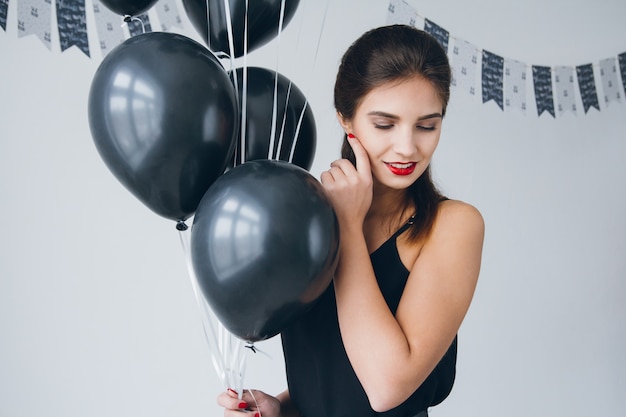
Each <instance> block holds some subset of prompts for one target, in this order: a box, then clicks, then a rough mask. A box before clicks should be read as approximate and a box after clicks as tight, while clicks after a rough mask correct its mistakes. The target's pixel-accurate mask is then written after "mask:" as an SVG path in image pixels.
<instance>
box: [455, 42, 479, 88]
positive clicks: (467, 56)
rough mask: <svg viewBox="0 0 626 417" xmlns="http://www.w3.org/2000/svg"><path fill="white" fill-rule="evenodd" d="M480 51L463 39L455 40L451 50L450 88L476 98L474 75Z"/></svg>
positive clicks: (476, 70) (476, 71)
mask: <svg viewBox="0 0 626 417" xmlns="http://www.w3.org/2000/svg"><path fill="white" fill-rule="evenodd" d="M479 54H480V51H479V50H478V48H476V47H475V46H474V45H472V44H471V43H469V42H467V41H465V40H463V39H458V38H457V39H455V41H454V47H453V48H452V59H451V61H452V63H451V65H452V86H453V87H454V88H457V89H459V90H461V91H465V92H467V93H468V94H469V95H471V96H476V74H477V73H478V57H479Z"/></svg>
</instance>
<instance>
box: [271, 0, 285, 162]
mask: <svg viewBox="0 0 626 417" xmlns="http://www.w3.org/2000/svg"><path fill="white" fill-rule="evenodd" d="M284 15H285V0H282V1H281V3H280V18H279V20H278V34H277V37H276V49H277V50H278V51H280V41H281V33H282V31H283V17H284ZM279 55H280V53H276V71H275V73H276V75H275V78H274V103H273V105H272V130H271V132H270V145H269V148H268V150H267V159H275V158H274V135H276V119H277V114H276V112H277V106H276V102H277V100H278V63H279V59H278V58H279ZM285 110H286V109H285ZM279 153H280V149H278V152H277V154H279ZM276 159H278V158H277V157H276Z"/></svg>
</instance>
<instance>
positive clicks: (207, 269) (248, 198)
mask: <svg viewBox="0 0 626 417" xmlns="http://www.w3.org/2000/svg"><path fill="white" fill-rule="evenodd" d="M338 248H339V226H338V223H337V218H336V216H335V212H334V210H333V208H332V206H331V203H330V201H329V200H328V198H327V197H326V194H325V193H324V189H323V188H322V186H321V184H320V183H319V182H318V181H317V180H316V179H315V178H313V176H311V174H309V173H308V172H307V171H306V170H304V169H302V168H300V167H298V166H296V165H293V164H290V163H288V162H284V161H275V160H259V161H252V162H247V163H245V164H243V165H239V166H237V167H235V168H233V169H232V170H230V171H228V172H227V173H225V174H224V175H222V176H221V177H220V178H218V179H217V181H215V183H214V184H213V185H212V186H211V188H210V189H209V190H208V191H207V193H206V195H205V196H204V198H203V199H202V201H201V203H200V205H199V206H198V211H197V212H196V215H195V217H194V222H193V227H192V229H191V256H192V262H193V267H194V271H195V273H196V276H197V278H198V282H199V285H200V288H201V289H202V292H203V294H204V296H205V298H206V300H207V301H208V303H209V305H210V306H211V307H212V310H213V312H214V313H215V314H216V316H217V317H218V318H219V319H220V322H221V323H222V324H223V325H224V327H226V328H227V329H228V330H229V331H230V332H231V333H232V334H234V335H235V336H237V337H239V338H241V339H243V340H246V341H249V342H255V341H258V340H264V339H267V338H270V337H272V336H274V335H276V334H278V333H279V332H281V331H282V329H284V327H285V326H286V325H288V324H289V323H290V322H291V321H292V320H295V319H296V318H297V317H298V316H299V315H300V314H301V313H303V312H305V311H306V310H307V309H309V308H310V307H311V306H312V305H313V303H314V302H315V300H316V299H317V298H318V297H319V296H320V295H321V294H322V292H323V291H324V290H325V289H326V288H327V287H328V285H329V284H330V282H331V280H332V276H333V274H334V271H335V268H336V265H337V259H338V256H337V255H338Z"/></svg>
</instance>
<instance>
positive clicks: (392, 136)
mask: <svg viewBox="0 0 626 417" xmlns="http://www.w3.org/2000/svg"><path fill="white" fill-rule="evenodd" d="M442 112H443V104H442V102H441V99H440V98H439V96H438V95H437V92H436V90H435V88H434V87H433V86H432V85H431V83H430V82H429V81H427V80H426V79H424V78H422V77H412V78H409V79H406V80H402V81H400V82H393V83H388V84H384V85H381V86H379V87H377V88H375V89H373V90H372V91H370V92H369V93H368V94H367V95H366V96H365V97H364V99H363V101H362V102H361V104H360V105H359V107H358V108H357V110H356V113H355V115H354V118H353V119H352V120H349V121H345V120H344V121H342V125H343V127H344V128H345V129H346V131H347V132H348V133H353V134H354V135H355V136H356V137H357V138H358V139H359V141H360V142H361V144H362V145H363V147H364V148H365V150H366V151H367V153H368V155H369V159H370V164H371V168H372V175H373V177H374V181H375V183H378V184H379V185H383V186H387V187H389V188H393V189H404V188H407V187H408V186H409V185H411V184H413V183H414V182H415V180H417V179H418V178H419V176H420V175H422V174H423V173H424V171H425V170H426V168H427V167H428V164H430V161H431V159H432V156H433V153H434V152H435V149H436V148H437V144H438V142H439V136H440V133H441V122H442Z"/></svg>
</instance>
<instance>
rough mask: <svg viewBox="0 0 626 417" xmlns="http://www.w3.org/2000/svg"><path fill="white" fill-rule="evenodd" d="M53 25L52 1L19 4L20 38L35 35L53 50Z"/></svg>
mask: <svg viewBox="0 0 626 417" xmlns="http://www.w3.org/2000/svg"><path fill="white" fill-rule="evenodd" d="M51 25H52V4H51V3H50V0H21V1H19V2H18V3H17V31H18V33H19V35H18V36H19V37H20V38H21V37H23V36H28V35H32V34H34V35H36V36H37V37H38V38H39V40H41V41H42V42H43V44H44V45H46V47H47V48H48V49H49V50H51V49H52V40H51V39H52V38H51V36H50V32H51Z"/></svg>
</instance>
